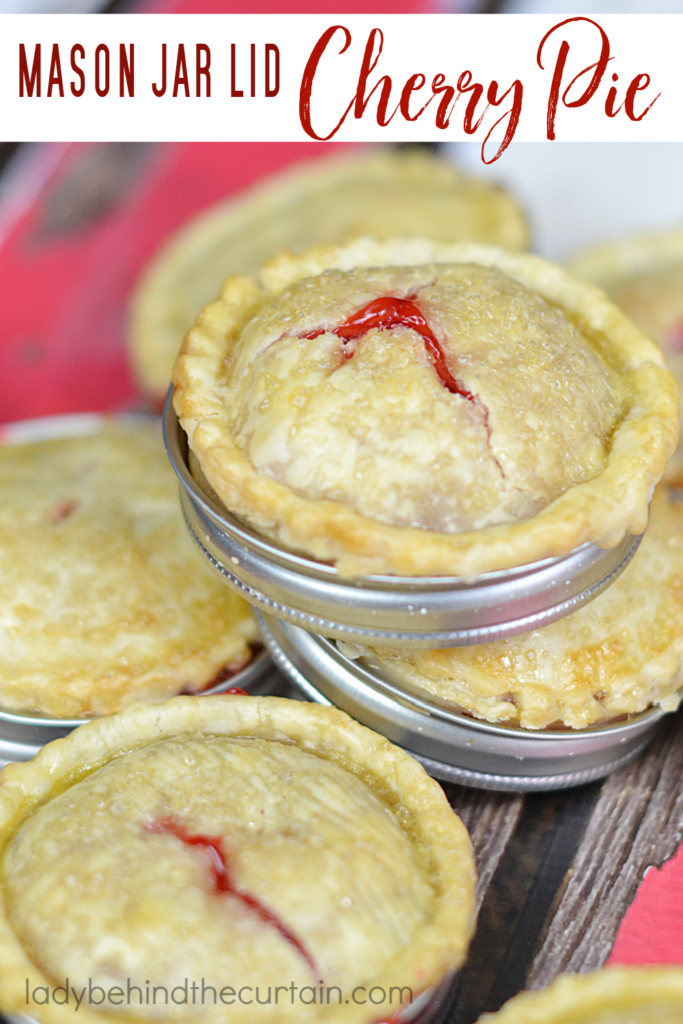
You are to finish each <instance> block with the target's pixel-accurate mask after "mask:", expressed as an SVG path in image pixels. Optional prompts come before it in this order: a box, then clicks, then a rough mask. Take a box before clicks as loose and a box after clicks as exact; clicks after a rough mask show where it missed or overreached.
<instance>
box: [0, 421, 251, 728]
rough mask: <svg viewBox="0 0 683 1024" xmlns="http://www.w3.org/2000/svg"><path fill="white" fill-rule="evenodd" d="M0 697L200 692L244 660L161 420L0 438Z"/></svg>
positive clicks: (99, 711) (28, 705) (22, 705)
mask: <svg viewBox="0 0 683 1024" xmlns="http://www.w3.org/2000/svg"><path fill="white" fill-rule="evenodd" d="M0 494H1V496H2V500H1V501H0V601H1V603H2V608H3V619H2V622H1V623H0V707H1V708H2V709H3V710H4V711H10V712H15V713H16V712H31V713H40V714H43V715H46V716H52V717H58V718H60V717H61V718H76V717H80V716H86V715H103V714H110V713H112V712H114V711H118V710H120V709H121V708H122V707H124V706H125V705H126V704H129V703H131V701H133V700H141V699H143V700H151V701H155V700H156V701H160V700H165V699H166V698H167V697H173V696H175V695H176V694H178V693H181V692H183V691H185V692H187V693H192V692H199V691H201V690H204V689H207V688H209V687H210V686H211V685H213V684H214V682H215V683H217V682H219V681H221V679H222V678H227V677H228V676H230V675H232V674H234V673H235V672H237V671H239V669H241V668H243V667H244V666H245V665H246V664H247V663H248V662H249V661H250V659H251V657H252V648H251V645H252V644H253V643H254V642H255V641H257V638H258V631H257V627H256V621H255V619H254V616H253V614H252V612H251V609H250V607H249V605H248V604H247V603H246V602H245V601H243V600H242V598H240V597H238V596H237V595H236V594H235V593H233V592H232V591H230V590H229V589H228V588H227V587H225V586H224V585H223V583H222V582H221V581H220V580H219V579H218V578H217V577H216V576H214V574H213V573H212V571H211V570H210V569H209V568H208V567H207V566H206V565H204V563H203V561H202V558H201V556H200V555H199V553H198V552H197V551H196V550H195V548H194V544H193V542H192V540H191V539H190V538H189V537H188V535H187V530H186V528H185V525H184V523H183V519H182V515H181V513H180V509H179V507H178V487H177V481H176V478H175V476H174V474H173V471H172V470H171V467H170V466H169V464H168V459H167V458H166V454H165V452H164V446H163V441H162V437H161V430H160V428H159V424H158V422H156V421H151V420H150V421H143V420H142V418H140V417H137V418H135V419H133V420H131V421H125V420H124V419H121V420H118V421H116V420H112V421H110V422H109V423H105V425H104V426H103V428H102V429H100V430H98V431H96V432H95V433H93V434H90V435H88V436H83V437H63V438H59V439H56V440H51V441H42V442H37V443H33V444H16V445H14V444H8V445H5V446H2V447H0Z"/></svg>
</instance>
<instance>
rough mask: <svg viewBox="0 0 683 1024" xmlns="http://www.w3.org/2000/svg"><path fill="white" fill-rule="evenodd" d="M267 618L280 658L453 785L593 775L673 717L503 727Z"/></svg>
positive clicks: (569, 782)
mask: <svg viewBox="0 0 683 1024" xmlns="http://www.w3.org/2000/svg"><path fill="white" fill-rule="evenodd" d="M259 619H260V620H261V631H262V633H263V635H264V637H265V639H266V643H267V644H268V647H269V648H270V652H271V655H272V657H273V660H274V661H275V663H276V665H277V666H278V668H279V669H280V670H281V671H282V672H284V673H285V675H287V676H288V677H289V678H290V680H291V681H292V682H293V683H294V684H295V685H296V686H297V687H298V688H299V690H301V691H302V692H303V693H304V694H306V695H307V696H308V697H309V699H311V700H314V701H318V702H320V703H323V704H334V705H335V706H336V707H338V708H341V709H342V710H343V711H346V712H347V713H348V714H350V715H351V716H352V717H353V718H355V719H357V720H358V721H359V722H362V724H363V725H367V726H369V727H370V728H371V729H374V730H375V731H376V732H379V733H381V734H382V735H384V736H386V737H387V738H388V739H390V740H392V742H394V743H396V744H398V745H399V746H401V747H403V748H404V749H405V750H407V751H408V753H410V754H413V755H414V756H415V757H416V758H417V759H418V760H419V761H421V762H422V764H423V765H424V766H425V768H426V769H427V771H428V772H429V774H430V775H433V776H434V777H435V778H438V779H443V780H445V781H447V782H456V783H459V784H461V785H466V786H474V787H475V788H477V789H494V790H508V791H513V792H531V791H540V790H553V789H566V788H568V787H570V786H577V785H581V784H583V783H586V782H592V781H593V780H594V779H600V778H603V777H604V776H605V775H608V774H609V773H610V772H613V771H615V770H616V769H617V768H620V767H621V766H622V765H624V764H626V763H627V762H628V761H630V760H632V759H633V758H634V757H636V756H637V755H638V754H639V753H640V752H641V751H642V750H644V749H645V747H646V746H647V744H648V743H649V742H650V740H651V739H652V738H653V736H654V734H655V732H656V730H657V726H658V723H659V721H660V719H661V718H662V716H663V714H664V712H663V711H662V710H661V709H660V708H653V709H651V710H649V711H644V712H641V713H640V714H638V715H634V716H632V717H631V718H629V720H628V721H626V722H618V723H614V724H612V725H604V726H598V727H592V728H588V729H580V730H567V731H554V730H539V731H534V730H530V729H520V728H514V727H511V726H506V725H494V724H492V723H490V722H485V721H481V720H479V719H477V718H470V717H469V716H467V715H464V714H459V713H458V712H456V711H452V710H450V709H449V708H447V707H445V706H443V705H442V704H438V703H436V702H435V701H432V700H430V698H429V697H428V696H427V695H425V696H424V697H422V696H419V695H417V694H415V693H413V692H411V691H408V690H406V689H404V688H402V687H400V686H399V685H397V683H396V682H394V681H392V680H391V679H390V678H389V677H388V675H387V676H384V675H383V674H382V673H381V672H380V670H379V669H377V668H376V667H370V666H368V665H365V664H364V663H363V662H362V661H358V660H355V659H352V658H349V657H347V656H346V655H345V654H344V653H342V651H341V650H340V649H339V648H338V646H337V644H336V643H335V642H334V641H332V640H329V639H327V638H326V637H322V636H318V635H316V634H314V633H309V632H307V631H306V630H303V629H300V628H299V627H297V626H292V625H291V624H290V623H288V622H282V621H279V620H278V619H274V618H270V617H266V616H263V615H259Z"/></svg>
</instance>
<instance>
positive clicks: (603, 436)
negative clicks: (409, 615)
mask: <svg viewBox="0 0 683 1024" xmlns="http://www.w3.org/2000/svg"><path fill="white" fill-rule="evenodd" d="M174 381H175V396H174V404H175V408H176V411H177V413H178V416H179V418H180V422H181V425H182V426H183V428H184V429H185V431H186V433H187V435H188V439H189V445H190V448H191V449H192V451H193V452H194V454H195V456H196V457H197V459H198V462H199V465H200V467H201V470H202V472H203V473H204V475H205V477H206V479H207V480H208V483H209V485H210V486H211V487H212V488H213V490H214V491H215V492H216V493H217V494H218V496H219V497H220V499H221V501H222V502H223V503H224V505H225V506H226V508H227V509H228V510H229V511H231V512H232V513H234V514H235V515H237V516H238V517H239V518H241V519H243V520H245V521H246V522H247V523H248V524H249V525H251V526H252V527H253V528H254V529H256V530H257V531H258V532H260V533H262V534H264V535H265V536H267V537H269V538H271V539H272V540H273V541H275V542H276V543H278V544H282V545H284V546H286V547H288V548H292V549H294V550H297V551H299V552H302V553H305V554H307V555H309V556H311V557H313V558H316V559H319V560H322V561H325V562H331V563H333V564H334V565H335V566H336V567H337V569H338V571H339V572H340V573H342V574H343V575H367V574H376V573H380V574H381V573H389V574H392V573H393V574H402V575H408V576H411V575H413V576H417V575H420V576H429V575H452V576H459V577H463V578H466V579H474V578H476V577H477V576H479V575H481V574H482V573H485V572H489V571H493V570H499V569H507V568H510V567H512V566H517V565H522V564H525V563H528V562H533V561H535V560H537V559H542V558H547V557H552V556H560V555H565V554H568V553H569V552H570V551H571V550H572V549H574V548H576V547H578V546H579V545H581V544H583V543H586V542H588V541H592V542H594V543H596V544H599V545H601V546H603V547H611V546H613V545H615V544H617V543H619V542H620V541H621V540H622V538H623V537H624V535H625V534H626V533H627V532H628V533H633V534H639V533H641V532H642V531H643V530H644V528H645V525H646V522H647V514H648V504H649V500H650V498H651V496H652V491H653V489H654V485H655V484H656V482H657V481H658V480H659V479H660V477H661V475H662V473H663V472H664V467H665V465H666V461H667V459H668V457H669V455H670V454H671V452H672V450H673V448H674V446H675V443H676V439H677V430H678V403H679V397H678V389H677V386H676V383H675V381H674V379H673V377H672V376H671V375H670V374H669V373H668V372H667V371H666V370H665V369H664V368H663V358H662V355H661V353H660V352H659V350H658V349H657V347H656V345H655V344H654V343H653V342H651V341H649V339H647V338H646V337H645V336H644V335H643V334H641V333H640V331H638V329H637V328H636V327H635V326H634V325H633V324H632V323H631V322H630V321H629V320H627V318H626V317H625V316H624V315H623V314H621V313H620V312H619V310H618V309H617V308H616V307H615V306H613V305H612V304H611V303H609V302H608V301H607V299H606V298H605V297H604V295H603V294H602V293H601V292H599V291H598V290H597V289H594V288H591V287H590V286H588V285H584V284H581V283H579V282H578V281H576V280H574V279H573V278H571V277H569V276H568V275H567V274H566V273H565V272H564V271H562V270H561V269H560V268H559V267H556V266H554V265H553V264H550V263H547V262H546V261H543V260H540V259H537V258H535V257H532V256H528V255H523V254H515V253H510V252H506V251H503V250H500V249H490V248H485V247H481V246H474V245H469V244H462V245H455V246H448V245H439V244H437V243H434V242H430V241H427V240H418V239H409V240H401V239H394V240H392V241H389V242H382V243H380V242H375V241H372V240H370V239H358V240H356V241H355V242H353V243H351V244H349V245H348V246H345V247H330V248H318V249H312V250H310V251H309V252H308V253H307V254H305V255H303V256H300V257H296V256H291V255H283V256H281V257H279V258H277V259H276V260H273V261H272V262H271V263H270V264H268V265H267V266H266V267H265V268H264V269H263V271H262V272H261V274H260V276H259V277H258V278H247V277H234V278H230V279H229V280H228V281H227V282H226V285H225V288H224V290H223V293H222V296H221V298H220V299H219V300H218V301H216V302H214V303H212V304H211V305H209V306H207V307H206V308H205V309H204V311H203V312H202V313H201V315H200V316H199V318H198V321H197V324H196V326H195V327H194V328H193V329H192V330H191V331H190V332H189V334H188V336H187V338H186V340H185V343H184V345H183V348H182V350H181V354H180V356H179V359H178V361H177V363H176V368H175V372H174Z"/></svg>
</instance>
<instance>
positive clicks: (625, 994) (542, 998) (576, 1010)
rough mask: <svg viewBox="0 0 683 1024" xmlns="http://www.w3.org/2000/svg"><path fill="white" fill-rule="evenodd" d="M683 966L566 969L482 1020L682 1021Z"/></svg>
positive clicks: (482, 1023)
mask: <svg viewBox="0 0 683 1024" xmlns="http://www.w3.org/2000/svg"><path fill="white" fill-rule="evenodd" d="M682 1020H683V968H681V967H650V966H647V967H606V968H603V969H602V970H599V971H591V972H590V973H588V974H561V975H560V976H559V977H558V978H556V979H555V981H554V982H553V983H552V984H551V985H549V986H548V987H547V988H542V989H537V990H536V991H534V992H521V993H520V994H519V995H517V996H514V997H513V998H512V999H511V1000H510V1001H509V1002H507V1003H506V1004H505V1006H503V1008H502V1009H501V1010H499V1011H498V1013H492V1014H488V1013H485V1014H484V1016H483V1017H480V1019H479V1022H478V1024H680V1022H681V1021H682Z"/></svg>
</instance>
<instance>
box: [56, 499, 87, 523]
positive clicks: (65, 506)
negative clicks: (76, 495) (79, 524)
mask: <svg viewBox="0 0 683 1024" xmlns="http://www.w3.org/2000/svg"><path fill="white" fill-rule="evenodd" d="M79 504H80V502H78V501H76V500H75V499H73V500H68V501H62V502H60V503H59V505H55V507H54V508H53V509H52V511H51V512H50V514H49V519H50V522H51V523H62V522H64V520H65V519H68V518H69V516H71V515H73V513H74V512H75V511H76V509H77V508H78V506H79Z"/></svg>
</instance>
